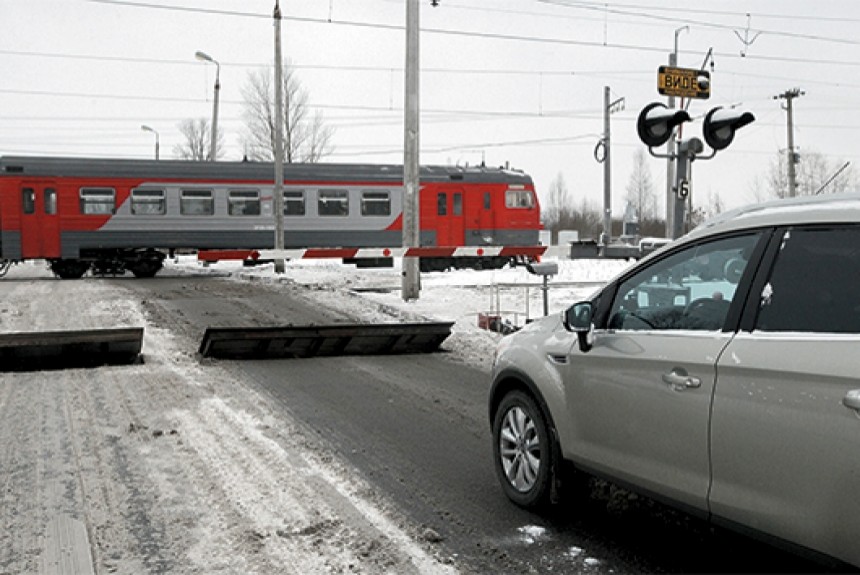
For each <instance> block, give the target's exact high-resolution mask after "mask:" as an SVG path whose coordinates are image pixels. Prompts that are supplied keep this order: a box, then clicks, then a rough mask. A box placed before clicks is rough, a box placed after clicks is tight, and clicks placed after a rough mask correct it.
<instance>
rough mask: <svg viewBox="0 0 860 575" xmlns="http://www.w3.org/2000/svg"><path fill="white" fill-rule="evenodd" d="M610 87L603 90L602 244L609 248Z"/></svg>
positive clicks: (610, 170) (610, 198)
mask: <svg viewBox="0 0 860 575" xmlns="http://www.w3.org/2000/svg"><path fill="white" fill-rule="evenodd" d="M609 92H610V91H609V86H605V87H604V88H603V152H604V157H603V234H601V237H600V243H601V244H602V245H603V246H608V245H609V244H610V242H612V161H611V158H612V152H611V150H612V145H611V141H610V133H609V132H610V127H609V126H610V122H609V114H610V107H611V103H610V93H609Z"/></svg>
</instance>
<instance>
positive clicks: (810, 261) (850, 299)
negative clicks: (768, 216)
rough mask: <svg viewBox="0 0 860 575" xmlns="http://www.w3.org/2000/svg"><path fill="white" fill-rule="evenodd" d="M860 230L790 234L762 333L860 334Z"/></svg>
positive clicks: (761, 320)
mask: <svg viewBox="0 0 860 575" xmlns="http://www.w3.org/2000/svg"><path fill="white" fill-rule="evenodd" d="M858 286H860V228H857V227H849V228H837V229H807V230H803V229H797V230H791V231H788V232H786V234H785V236H784V237H783V241H782V246H781V247H780V250H779V253H778V255H777V258H776V262H775V263H774V266H773V271H772V272H771V276H770V279H769V281H768V283H767V284H766V285H765V288H764V291H763V293H762V294H761V302H760V307H759V314H758V319H757V322H756V329H758V330H762V331H791V332H825V333H827V332H829V333H860V296H858V295H857V289H858Z"/></svg>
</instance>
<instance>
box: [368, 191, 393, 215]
mask: <svg viewBox="0 0 860 575" xmlns="http://www.w3.org/2000/svg"><path fill="white" fill-rule="evenodd" d="M361 215H362V216H390V215H391V196H390V195H389V193H388V192H382V191H380V192H376V191H370V190H365V191H363V192H361Z"/></svg>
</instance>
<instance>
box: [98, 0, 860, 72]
mask: <svg viewBox="0 0 860 575" xmlns="http://www.w3.org/2000/svg"><path fill="white" fill-rule="evenodd" d="M83 1H84V2H91V3H97V4H113V5H120V6H129V7H135V8H149V9H161V10H176V11H182V12H194V13H203V14H216V15H226V16H247V17H255V18H267V19H268V18H270V16H269V15H263V14H255V13H251V12H239V11H235V10H215V9H211V8H194V7H187V6H178V5H167V4H151V3H147V2H137V1H131V0H83ZM538 2H542V3H546V4H555V5H559V6H567V7H572V8H577V7H581V8H583V9H588V10H600V9H601V6H603V8H602V9H605V10H609V11H614V12H618V13H623V11H620V10H614V9H610V8H607V7H606V6H605V5H600V4H591V3H587V2H580V3H579V5H575V3H573V2H572V0H570V1H568V2H565V1H562V0H538ZM626 15H630V14H626ZM633 15H638V16H640V17H643V18H650V19H656V20H661V21H665V22H673V23H678V22H687V23H694V24H697V25H700V26H703V27H711V28H721V29H734V27H732V26H727V25H719V24H713V23H708V22H692V21H688V20H681V19H678V18H670V17H663V16H654V15H649V14H646V13H640V14H637V13H633ZM282 18H283V19H284V20H292V21H296V22H305V23H313V24H327V25H340V26H352V27H359V28H376V29H382V30H391V31H396V32H402V31H403V29H404V27H403V26H402V25H394V24H380V23H369V22H356V21H348V20H328V19H323V18H309V17H299V16H282ZM421 33H422V34H440V35H450V36H465V37H472V38H483V39H492V40H505V41H521V42H535V43H543V44H557V45H568V46H587V47H593V48H612V49H618V50H633V51H647V52H658V53H661V54H662V53H664V52H665V48H664V47H662V46H637V45H632V44H620V43H608V42H600V41H588V40H573V39H565V38H540V37H534V36H523V35H518V34H501V33H493V32H470V31H464V30H450V29H441V28H429V27H422V29H421ZM767 33H768V34H774V35H783V36H788V37H794V38H806V39H812V40H818V41H830V42H838V43H848V44H851V45H860V41H855V40H845V39H838V38H836V39H834V38H827V37H823V36H815V37H812V36H808V35H806V36H804V35H798V34H793V33H789V32H779V31H768V32H767ZM716 55H717V56H719V57H721V58H727V57H731V58H741V56H739V55H737V54H734V53H718V54H716ZM745 58H746V59H747V60H763V61H766V62H795V63H798V62H802V63H808V64H829V65H834V66H851V67H857V66H860V61H846V60H825V59H812V58H791V57H784V56H760V55H750V54H748V55H746V56H745Z"/></svg>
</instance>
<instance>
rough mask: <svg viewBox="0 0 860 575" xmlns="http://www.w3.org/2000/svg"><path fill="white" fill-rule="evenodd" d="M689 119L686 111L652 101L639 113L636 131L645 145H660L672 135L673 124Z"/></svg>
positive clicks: (676, 124) (679, 123) (677, 124)
mask: <svg viewBox="0 0 860 575" xmlns="http://www.w3.org/2000/svg"><path fill="white" fill-rule="evenodd" d="M689 121H690V115H689V114H688V113H687V112H686V111H684V110H673V109H671V108H667V107H666V106H665V105H664V104H661V103H660V102H654V103H652V104H648V105H647V106H645V107H644V108H643V109H642V111H641V112H640V113H639V119H638V120H637V121H636V131H637V132H638V133H639V139H640V140H642V142H644V143H645V145H646V146H649V147H655V146H662V145H663V144H665V143H666V142H668V141H669V139H670V138H671V137H672V131H673V130H674V128H675V126H679V125H681V124H683V123H684V122H689Z"/></svg>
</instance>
